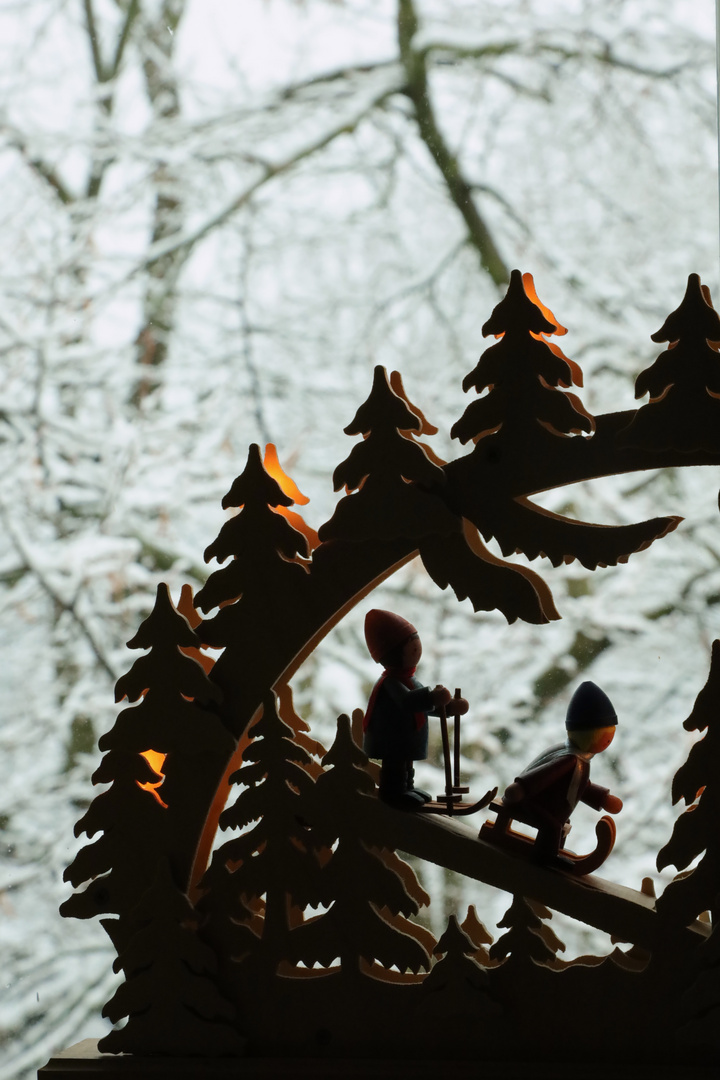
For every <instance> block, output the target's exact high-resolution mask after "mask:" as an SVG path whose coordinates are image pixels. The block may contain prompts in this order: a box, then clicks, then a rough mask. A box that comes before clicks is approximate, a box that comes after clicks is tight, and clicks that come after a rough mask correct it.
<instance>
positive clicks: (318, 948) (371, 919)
mask: <svg viewBox="0 0 720 1080" xmlns="http://www.w3.org/2000/svg"><path fill="white" fill-rule="evenodd" d="M366 764H367V757H366V756H365V754H364V753H363V751H362V750H360V748H359V747H358V746H357V745H356V744H355V742H354V740H353V737H352V732H351V728H350V719H349V717H347V716H344V715H343V716H340V717H339V719H338V727H337V736H336V738H335V742H334V743H333V745H332V747H331V748H330V750H329V752H328V753H327V754H326V756H325V758H324V759H323V766H324V772H323V773H322V774H321V776H320V777H319V778H318V780H317V783H316V792H315V795H316V805H317V810H316V816H315V817H314V818H311V821H312V823H313V827H314V831H315V833H316V834H317V835H318V837H319V838H320V840H321V841H322V843H323V844H324V845H325V846H326V847H327V848H328V849H329V848H330V847H331V846H332V845H336V846H335V847H334V848H333V851H332V854H331V855H330V856H329V858H328V859H327V860H326V861H325V864H324V867H323V879H324V902H325V903H328V904H330V909H329V911H328V912H327V914H325V915H322V916H320V918H318V919H317V920H316V921H315V922H314V923H313V924H311V934H310V941H311V945H310V951H309V956H312V957H316V958H317V959H318V960H319V961H320V962H321V963H322V964H323V965H325V966H328V965H330V964H331V963H332V962H333V961H334V960H338V961H339V964H340V968H341V971H342V972H343V973H344V974H345V975H346V976H348V977H351V976H354V975H357V974H358V973H359V972H368V971H369V970H370V969H371V967H372V965H373V964H375V962H376V961H377V962H378V963H379V964H381V965H382V966H383V967H385V968H391V967H393V966H395V967H396V968H397V969H398V970H399V971H400V972H403V971H408V970H409V971H413V972H417V971H419V970H420V969H421V968H428V967H429V966H430V957H429V954H428V950H427V948H426V946H425V944H424V943H423V942H424V941H425V940H426V939H427V935H426V934H424V933H422V932H421V931H420V928H419V927H415V926H413V924H412V923H411V922H410V921H409V918H410V916H411V915H416V914H417V912H418V909H419V901H421V898H422V899H425V900H429V897H427V895H426V894H423V892H422V890H420V889H419V887H418V884H417V881H416V879H415V875H414V874H413V873H412V871H411V870H410V868H409V866H407V864H402V867H401V865H400V861H399V860H397V859H396V858H393V857H392V855H391V856H390V857H388V856H387V854H385V852H384V850H383V849H385V848H386V847H387V842H386V840H385V838H384V837H383V836H382V833H381V832H378V831H376V830H373V828H372V825H371V824H366V823H365V821H364V820H363V805H362V804H363V802H366V801H367V800H368V799H373V801H374V800H375V782H374V780H373V779H372V777H371V776H370V775H369V773H368V772H367V771H366V769H365V766H366ZM393 917H394V918H393ZM308 958H309V957H308Z"/></svg>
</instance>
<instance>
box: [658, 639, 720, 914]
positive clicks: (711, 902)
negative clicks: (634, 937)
mask: <svg viewBox="0 0 720 1080" xmlns="http://www.w3.org/2000/svg"><path fill="white" fill-rule="evenodd" d="M683 727H684V728H685V730H686V731H704V732H705V735H704V737H703V738H702V739H700V741H699V742H696V743H695V744H694V746H693V747H692V748H691V750H690V753H689V754H688V758H687V761H686V762H685V764H684V765H681V766H680V768H679V769H678V771H677V772H676V773H675V778H674V779H673V785H672V801H673V803H677V802H679V801H680V799H684V801H685V804H686V805H687V806H688V807H689V809H687V810H686V811H685V813H684V814H681V815H680V817H679V818H678V820H677V821H676V822H675V827H674V829H673V833H672V836H671V837H670V839H669V840H668V842H667V844H665V846H664V847H663V848H662V849H661V851H660V852H659V854H658V857H657V865H658V869H659V870H662V869H663V868H664V867H666V866H670V865H672V866H675V867H676V868H677V869H678V870H681V871H684V870H685V868H686V867H687V866H688V865H689V864H690V863H691V862H692V861H693V859H695V858H697V856H699V855H700V856H702V858H701V859H700V861H699V862H698V864H697V866H696V867H695V868H694V869H693V870H691V871H690V872H689V873H688V874H687V875H686V876H681V877H680V878H678V879H676V880H675V881H673V882H671V883H670V885H668V887H667V889H666V890H665V892H664V893H663V895H662V897H661V898H660V900H659V901H658V911H660V912H661V914H663V915H665V916H667V917H668V918H669V919H671V920H672V921H674V922H679V923H680V924H681V925H683V926H684V925H686V924H687V923H688V922H690V921H691V920H692V919H695V918H697V917H698V916H699V915H700V914H701V913H702V912H704V911H708V910H709V909H711V908H713V907H714V906H715V901H716V898H717V895H718V893H720V829H719V828H718V822H719V821H720V640H718V641H714V642H713V647H712V662H711V666H710V674H709V676H708V681H707V682H706V684H705V686H704V687H703V689H702V690H701V691H700V693H699V694H698V696H697V699H696V701H695V705H694V707H693V710H692V712H691V713H690V715H689V717H688V718H687V720H685V722H684V723H683Z"/></svg>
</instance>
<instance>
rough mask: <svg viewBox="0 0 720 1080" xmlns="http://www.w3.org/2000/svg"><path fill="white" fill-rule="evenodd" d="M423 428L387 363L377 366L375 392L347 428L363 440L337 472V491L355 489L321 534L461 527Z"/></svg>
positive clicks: (422, 532)
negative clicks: (421, 437)
mask: <svg viewBox="0 0 720 1080" xmlns="http://www.w3.org/2000/svg"><path fill="white" fill-rule="evenodd" d="M396 386H397V387H398V389H399V390H401V391H402V384H401V383H397V382H396ZM402 393H403V394H404V391H402ZM422 428H423V418H422V416H421V414H419V413H418V412H417V411H415V410H414V409H413V408H412V407H411V406H410V403H409V402H408V400H407V398H406V397H404V396H401V395H400V394H399V393H397V392H396V390H394V389H393V387H392V386H391V384H390V381H389V379H388V376H387V372H386V371H385V368H383V367H380V366H378V367H376V368H375V374H374V377H373V385H372V390H371V391H370V396H369V397H368V398H367V400H366V401H365V402H363V404H362V405H361V406H360V408H359V409H358V411H357V413H356V414H355V417H354V419H353V420H352V422H351V423H350V424H348V426H347V427H346V428H345V429H344V430H345V434H346V435H362V436H364V438H363V441H362V442H360V443H358V444H357V445H356V446H355V447H354V448H353V449H352V450H351V452H350V455H349V457H347V458H346V459H345V461H343V462H341V463H340V465H338V467H337V468H336V469H335V472H334V473H333V486H334V488H335V491H339V490H340V489H341V488H343V487H344V488H345V489H346V490H347V491H348V492H354V494H347V495H346V496H345V497H344V498H343V499H341V500H340V502H339V503H338V505H337V507H336V509H335V513H334V514H333V515H332V517H331V518H330V520H329V521H327V522H326V523H325V524H324V525H323V526H321V528H320V530H319V536H320V539H321V540H323V541H324V540H338V539H339V540H352V541H360V540H383V539H385V538H386V537H398V536H401V537H410V538H413V539H414V538H416V537H417V538H419V537H421V536H427V535H429V534H432V533H437V532H440V533H442V534H446V533H450V532H457V531H458V530H459V528H460V522H459V520H458V519H457V518H456V517H455V515H454V514H452V513H451V512H450V511H449V510H448V509H447V507H446V505H445V503H444V502H443V500H442V499H441V498H439V497H438V495H437V494H436V493H434V492H433V490H432V489H433V488H436V489H437V488H438V487H440V488H442V486H443V484H444V482H445V477H444V475H443V471H442V469H441V468H440V466H439V465H437V464H436V463H435V461H433V460H432V459H431V456H430V454H429V453H428V452H427V451H426V449H425V448H424V447H423V445H422V444H421V443H417V442H415V441H414V440H413V438H412V433H413V432H417V433H420V432H421V430H422Z"/></svg>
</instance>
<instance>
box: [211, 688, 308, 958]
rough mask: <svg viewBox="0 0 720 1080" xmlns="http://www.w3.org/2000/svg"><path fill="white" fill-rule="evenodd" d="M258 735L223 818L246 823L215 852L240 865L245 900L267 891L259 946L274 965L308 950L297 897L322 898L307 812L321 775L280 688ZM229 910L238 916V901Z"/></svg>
mask: <svg viewBox="0 0 720 1080" xmlns="http://www.w3.org/2000/svg"><path fill="white" fill-rule="evenodd" d="M251 735H253V736H254V738H253V741H252V742H251V744H250V746H249V747H248V749H247V750H246V751H245V755H244V756H245V764H243V766H242V768H241V769H239V770H238V771H237V772H236V773H235V774H234V775H233V776H232V777H231V778H230V779H231V782H233V783H236V784H241V785H245V789H244V790H243V791H242V792H241V793H240V794H239V795H238V797H237V799H236V800H235V802H234V803H233V805H232V806H229V807H228V808H227V809H226V810H225V811H224V812H223V814H222V816H221V818H220V826H221V828H223V829H230V828H237V829H245V830H246V831H244V832H242V833H241V834H240V835H239V836H236V837H233V838H232V839H230V840H228V841H226V843H224V844H223V845H222V847H221V848H220V849H219V851H218V852H217V853H216V855H215V859H217V860H218V861H221V860H224V861H225V863H226V865H230V864H235V865H236V866H237V869H236V870H234V872H231V877H232V879H233V880H234V888H235V889H236V890H237V893H236V895H238V896H242V897H243V903H244V904H245V905H246V906H247V901H248V899H253V898H255V899H257V898H260V897H263V898H264V900H265V907H264V917H263V920H262V927H261V932H260V937H259V939H258V944H257V949H256V952H257V956H258V958H259V959H261V961H262V963H263V965H264V966H265V967H266V968H271V969H272V970H273V971H275V970H276V969H277V966H278V964H280V963H281V962H282V961H284V960H288V961H292V960H295V958H296V957H297V958H298V959H303V958H304V954H303V955H302V956H301V955H300V954H301V953H303V948H302V943H301V939H302V936H303V929H304V928H303V926H299V927H297V926H296V927H294V926H293V925H292V922H291V920H290V906H291V904H295V905H297V906H298V907H300V908H305V907H307V906H308V904H310V905H316V904H318V903H320V902H321V900H322V893H321V886H320V863H319V860H318V851H317V847H318V845H317V842H316V838H315V836H314V834H313V833H312V831H311V830H310V829H309V828H308V826H307V825H306V824H305V821H304V817H303V814H304V813H305V812H306V810H305V808H306V807H307V805H308V804H310V805H311V804H312V800H313V795H312V790H311V789H312V788H313V786H314V781H313V779H312V776H311V775H310V773H309V772H308V771H307V768H306V766H307V765H308V764H309V762H310V759H309V755H308V754H307V752H306V751H305V750H304V749H303V748H302V747H301V746H299V745H298V744H297V742H295V740H294V739H293V732H292V729H291V728H289V727H288V725H287V724H285V723H284V722H283V721H282V720H281V719H280V717H279V716H278V713H277V708H276V703H275V700H274V695H269V696H268V698H267V700H266V702H265V706H264V708H263V713H262V716H261V718H260V719H259V720H258V721H257V722H256V723H255V725H254V727H253V728H252V730H251ZM248 826H251V827H250V828H248ZM228 916H229V917H230V918H233V917H236V916H237V909H236V910H235V911H233V910H232V909H231V910H230V911H229V912H228ZM249 941H250V939H249V938H246V943H248V942H249Z"/></svg>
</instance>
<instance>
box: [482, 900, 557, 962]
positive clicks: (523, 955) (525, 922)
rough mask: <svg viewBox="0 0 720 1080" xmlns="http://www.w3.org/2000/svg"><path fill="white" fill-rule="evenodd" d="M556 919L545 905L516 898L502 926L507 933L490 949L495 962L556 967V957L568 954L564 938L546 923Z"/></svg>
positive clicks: (501, 922)
mask: <svg viewBox="0 0 720 1080" xmlns="http://www.w3.org/2000/svg"><path fill="white" fill-rule="evenodd" d="M551 918H552V912H551V911H548V909H547V908H546V907H545V905H544V904H541V903H539V902H538V901H532V900H527V899H526V898H525V897H524V896H514V897H513V901H512V904H511V905H510V907H509V908H508V909H507V911H506V912H505V914H504V915H503V917H502V919H501V920H500V922H499V923H498V926H502V927H506V932H505V933H504V934H503V935H502V936H501V937H499V938H498V939H497V941H496V942H495V943H494V944H493V945H491V946H490V956H491V958H492V959H493V960H501V959H505V961H506V962H507V961H508V960H510V961H512V962H513V963H514V964H527V963H528V962H530V961H532V962H533V963H535V964H554V963H555V956H556V954H557V953H558V952H559V951H560V952H564V951H565V946H564V945H563V943H562V941H561V940H560V938H559V937H558V936H557V934H556V933H555V931H554V930H552V929H551V927H550V926H549V925H548V922H547V921H546V920H549V919H551Z"/></svg>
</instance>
